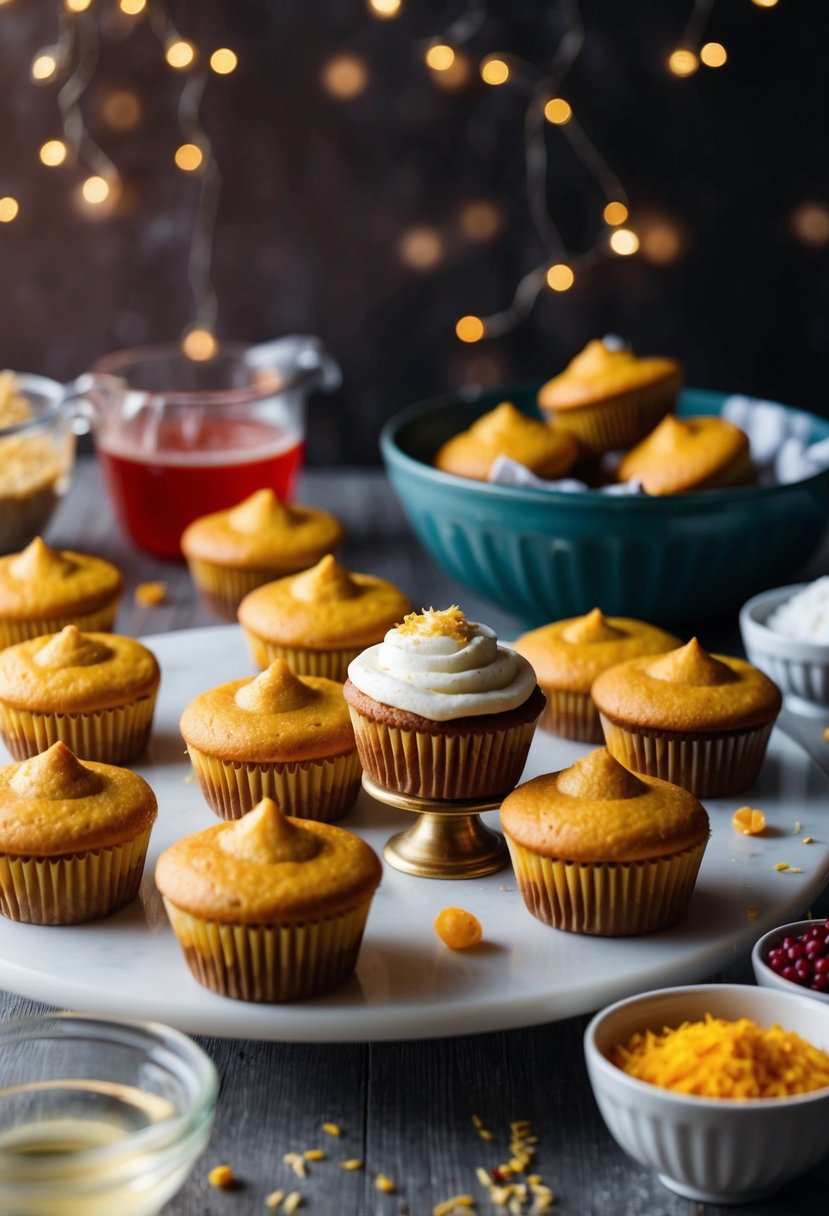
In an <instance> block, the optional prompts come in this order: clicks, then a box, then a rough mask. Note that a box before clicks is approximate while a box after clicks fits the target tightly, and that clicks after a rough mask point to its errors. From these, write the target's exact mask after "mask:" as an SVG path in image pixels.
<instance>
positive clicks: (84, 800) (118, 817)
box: [0, 743, 156, 925]
mask: <svg viewBox="0 0 829 1216" xmlns="http://www.w3.org/2000/svg"><path fill="white" fill-rule="evenodd" d="M155 817H156V800H155V795H154V794H153V792H152V790H151V789H150V787H149V786H148V785H147V783H146V781H144V779H143V778H142V777H139V776H138V775H137V774H136V773H131V772H129V770H128V769H125V768H117V767H115V766H114V765H112V764H97V763H95V762H92V761H89V762H83V763H82V762H81V761H80V760H78V758H77V757H76V756H74V755H73V754H72V752H71V751H70V750H69V748H68V747H67V746H66V745H65V744H64V743H53V744H52V746H51V747H50V748H49V750H48V751H45V752H41V753H40V754H39V755H37V756H33V757H32V758H31V759H29V760H22V761H20V762H19V763H17V764H9V765H6V767H5V768H2V769H0V913H2V914H3V916H7V917H9V919H10V920H17V921H25V922H26V923H27V924H33V925H74V924H78V923H79V922H81V921H89V920H97V919H99V918H100V917H102V916H108V915H109V913H110V912H115V911H116V910H117V909H118V908H122V907H124V905H125V904H128V903H130V901H131V900H133V899H134V898H135V896H136V895H137V894H138V888H139V886H140V884H141V875H142V873H143V870H144V860H145V858H146V855H147V846H148V844H149V841H150V832H151V830H152V826H153V823H154V822H155Z"/></svg>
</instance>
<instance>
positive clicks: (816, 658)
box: [740, 583, 829, 707]
mask: <svg viewBox="0 0 829 1216" xmlns="http://www.w3.org/2000/svg"><path fill="white" fill-rule="evenodd" d="M806 586H808V584H807V583H795V584H794V585H792V586H790V587H776V588H775V589H774V590H773V591H763V592H761V593H760V594H759V595H755V596H754V597H753V598H752V599H750V600H748V602H747V603H745V604H743V606H742V608H741V609H740V633H741V634H742V638H743V645H744V646H745V649H746V654H747V655H748V659H749V662H750V663H753V664H754V666H755V667H759V668H760V670H761V671H764V672H765V673H766V675H767V676H770V677H771V678H772V680H774V682H775V683H776V684H778V685H779V686H780V690H781V692H782V693H783V694H784V696H794V697H799V698H800V699H801V700H803V701H808V702H810V703H811V704H812V705H825V706H828V707H829V644H825V643H824V644H821V643H819V642H799V641H796V640H795V639H794V638H789V637H786V635H785V634H784V633H778V631H777V630H776V629H770V628H769V627H768V625H767V624H766V622H767V621H768V619H769V617H770V616H771V614H772V612H773V611H774V609H775V608H779V607H780V605H781V604H784V603H785V602H786V600H790V599H791V598H792V596H793V595H796V594H797V592H798V591H802V590H803V589H804V587H806Z"/></svg>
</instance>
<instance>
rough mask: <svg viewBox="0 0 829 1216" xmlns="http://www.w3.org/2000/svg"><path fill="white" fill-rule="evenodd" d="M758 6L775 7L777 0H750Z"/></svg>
mask: <svg viewBox="0 0 829 1216" xmlns="http://www.w3.org/2000/svg"><path fill="white" fill-rule="evenodd" d="M751 3H752V4H756V5H757V7H758V8H776V7H777V3H778V0H751Z"/></svg>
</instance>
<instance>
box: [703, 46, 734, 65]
mask: <svg viewBox="0 0 829 1216" xmlns="http://www.w3.org/2000/svg"><path fill="white" fill-rule="evenodd" d="M699 57H700V59H701V60H702V62H703V63H704V64H705V66H706V67H707V68H721V67H722V66H723V64H724V63H726V61H727V60H728V51H727V50H726V49H725V47H724V46H723V44H722V43H721V42H706V43H705V44H704V46H701V47H700V51H699Z"/></svg>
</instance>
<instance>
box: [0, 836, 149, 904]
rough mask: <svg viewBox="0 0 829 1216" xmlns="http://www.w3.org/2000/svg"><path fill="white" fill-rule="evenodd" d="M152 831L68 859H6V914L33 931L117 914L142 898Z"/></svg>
mask: <svg viewBox="0 0 829 1216" xmlns="http://www.w3.org/2000/svg"><path fill="white" fill-rule="evenodd" d="M151 830H152V829H151V828H147V829H146V831H144V832H142V833H141V834H140V835H139V836H136V837H135V838H134V839H133V840H130V841H127V842H126V843H125V844H121V845H115V846H114V847H113V848H110V849H97V850H94V851H90V852H88V853H79V854H73V855H71V856H67V857H44V858H37V857H9V856H2V855H0V913H2V915H3V916H7V917H9V919H10V920H15V921H22V922H24V923H25V924H28V925H75V924H79V923H81V922H82V921H88V920H98V919H99V918H100V917H102V916H108V915H109V914H110V913H111V912H116V911H117V910H118V909H119V908H123V907H124V906H125V905H126V904H128V903H130V902H131V901H132V900H133V899H135V897H136V895H137V894H138V888H139V887H140V885H141V875H142V874H143V871H144V861H145V858H146V856H147V846H148V845H149V842H150V832H151Z"/></svg>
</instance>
